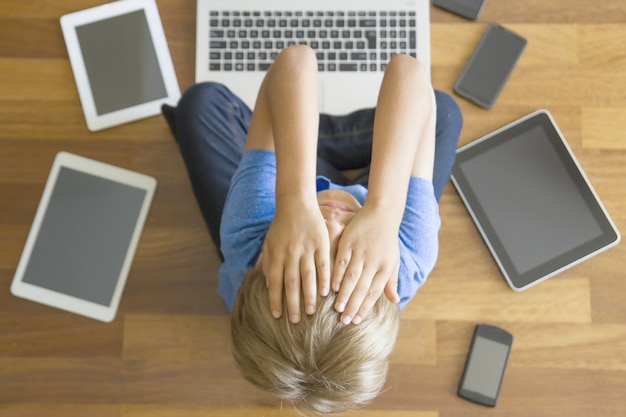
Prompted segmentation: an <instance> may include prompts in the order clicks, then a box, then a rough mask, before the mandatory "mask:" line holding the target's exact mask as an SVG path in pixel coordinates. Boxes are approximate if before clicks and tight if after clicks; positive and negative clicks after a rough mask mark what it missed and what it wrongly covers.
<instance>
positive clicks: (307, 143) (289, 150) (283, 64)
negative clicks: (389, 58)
mask: <svg viewBox="0 0 626 417" xmlns="http://www.w3.org/2000/svg"><path fill="white" fill-rule="evenodd" d="M318 94H319V89H318V84H317V63H316V60H315V55H314V54H313V52H312V51H311V50H310V49H309V48H306V47H300V46H297V47H291V48H287V49H285V50H284V51H283V52H281V53H280V54H279V56H278V57H277V58H276V60H275V62H274V64H273V65H272V67H271V68H270V70H269V71H268V73H267V75H266V77H265V80H264V82H263V84H262V86H261V89H260V91H259V95H258V98H257V102H256V106H255V109H254V113H253V116H252V120H251V122H250V129H249V133H248V139H247V145H246V148H247V149H267V150H275V152H276V170H277V176H276V214H275V217H274V220H273V222H272V224H271V226H270V228H269V230H268V233H267V236H266V238H265V243H264V244H263V255H262V264H263V272H264V274H265V276H266V279H267V285H268V288H269V297H270V308H271V310H272V314H273V315H274V317H280V315H281V314H282V291H283V288H284V289H285V292H286V294H285V295H286V300H287V311H288V313H289V319H290V320H291V321H292V322H298V321H299V320H300V311H301V310H300V288H302V295H303V298H304V303H305V306H304V307H305V311H306V312H307V313H308V314H312V313H313V312H314V311H315V306H316V299H317V291H316V289H317V288H318V286H319V292H320V294H321V295H326V294H327V293H328V291H329V288H330V284H329V283H330V259H329V258H330V243H329V237H328V231H327V229H326V226H325V224H324V218H323V217H322V213H321V211H320V210H319V206H318V204H317V199H316V189H315V170H316V163H317V157H316V156H317V135H318V123H319V104H318ZM316 277H317V278H318V280H319V282H316Z"/></svg>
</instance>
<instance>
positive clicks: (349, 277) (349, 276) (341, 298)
mask: <svg viewBox="0 0 626 417" xmlns="http://www.w3.org/2000/svg"><path fill="white" fill-rule="evenodd" d="M362 273H363V262H362V261H361V260H359V259H356V258H352V260H351V261H350V264H349V265H348V268H347V269H346V273H345V274H344V277H343V280H342V281H341V288H340V289H339V293H338V294H337V299H336V301H335V310H336V311H337V312H339V313H344V311H345V309H346V306H347V304H348V300H350V297H351V296H352V292H353V291H354V289H355V288H356V286H357V284H358V283H359V280H360V279H361V275H362Z"/></svg>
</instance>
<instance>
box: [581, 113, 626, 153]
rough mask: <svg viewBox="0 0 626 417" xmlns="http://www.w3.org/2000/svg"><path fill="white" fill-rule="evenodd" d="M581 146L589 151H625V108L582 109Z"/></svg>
mask: <svg viewBox="0 0 626 417" xmlns="http://www.w3.org/2000/svg"><path fill="white" fill-rule="evenodd" d="M581 119H582V134H583V146H584V147H586V148H591V149H626V140H624V135H623V132H625V131H626V106H624V107H583V108H582V114H581Z"/></svg>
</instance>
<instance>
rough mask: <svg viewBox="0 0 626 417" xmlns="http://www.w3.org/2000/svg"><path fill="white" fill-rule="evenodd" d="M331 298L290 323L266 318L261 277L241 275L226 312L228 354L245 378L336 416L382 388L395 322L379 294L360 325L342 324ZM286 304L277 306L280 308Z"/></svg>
mask: <svg viewBox="0 0 626 417" xmlns="http://www.w3.org/2000/svg"><path fill="white" fill-rule="evenodd" d="M334 299H335V296H334V295H333V294H331V295H329V296H327V297H324V298H322V297H320V298H319V300H318V306H317V311H316V313H315V314H313V315H311V316H308V315H306V314H302V319H301V321H300V322H299V323H297V324H293V323H291V322H290V321H289V320H288V318H287V314H286V311H285V312H283V315H282V318H280V319H275V318H274V317H272V315H271V313H270V308H269V298H268V294H267V287H266V285H265V277H264V275H263V272H262V271H261V270H260V268H259V269H251V270H250V271H248V273H247V274H246V276H245V278H244V281H243V284H242V286H241V288H240V290H239V294H238V295H237V300H236V302H235V306H234V309H233V314H232V322H231V335H232V340H233V355H234V357H235V361H236V362H237V365H238V366H239V368H240V370H241V372H242V374H243V376H244V378H246V379H247V380H248V381H250V382H251V383H252V384H254V385H256V386H258V387H260V388H261V389H263V390H265V391H266V392H269V393H270V394H272V395H273V396H275V397H278V398H280V399H282V400H288V401H291V402H292V403H293V405H294V406H295V407H297V408H302V409H304V410H306V411H315V412H318V413H336V412H343V411H347V410H351V409H355V408H358V407H360V406H362V405H364V404H366V403H368V402H369V401H371V400H372V399H374V398H375V397H376V396H377V395H378V393H379V392H380V390H381V389H382V387H383V385H384V383H385V378H386V375H387V369H388V365H389V355H390V354H391V352H392V350H393V347H394V345H395V341H396V337H397V335H398V328H399V325H400V313H399V310H398V307H397V306H396V305H395V304H392V303H391V302H389V301H388V300H387V299H386V298H385V297H384V296H381V298H380V299H379V300H378V301H377V302H376V304H375V306H374V308H373V310H372V311H371V312H370V313H369V314H368V315H367V317H366V318H365V319H363V321H362V322H361V323H360V324H358V325H352V324H350V325H344V324H342V323H341V322H340V320H339V313H337V312H336V311H335V310H334V308H333V304H334ZM285 304H286V303H285V302H283V306H284V305H285Z"/></svg>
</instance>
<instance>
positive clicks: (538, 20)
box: [0, 0, 626, 417]
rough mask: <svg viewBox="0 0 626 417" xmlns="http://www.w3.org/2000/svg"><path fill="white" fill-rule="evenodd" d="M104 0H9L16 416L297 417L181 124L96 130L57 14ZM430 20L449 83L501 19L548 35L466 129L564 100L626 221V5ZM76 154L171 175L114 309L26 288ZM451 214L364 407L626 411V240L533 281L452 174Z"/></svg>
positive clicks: (189, 30)
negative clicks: (472, 386) (252, 354)
mask: <svg viewBox="0 0 626 417" xmlns="http://www.w3.org/2000/svg"><path fill="white" fill-rule="evenodd" d="M99 3H101V1H98V0H71V1H70V0H54V1H52V0H47V1H46V0H32V1H24V0H2V2H1V4H0V415H1V416H3V417H15V416H64V417H65V416H67V417H73V416H81V417H82V416H96V417H147V416H150V417H153V416H157V417H173V416H176V417H178V416H192V417H200V416H202V417H204V416H240V417H243V416H291V415H295V414H294V413H293V412H292V411H290V410H289V409H288V407H287V406H286V405H285V406H284V407H283V409H282V410H281V405H280V404H279V403H277V402H275V401H273V400H271V399H268V398H267V397H266V396H265V395H263V394H262V393H260V392H259V391H257V390H256V389H253V388H252V387H251V386H250V385H249V384H248V383H247V382H245V381H244V380H243V379H242V378H241V377H240V376H239V374H238V372H237V370H236V368H235V366H234V364H233V360H232V358H231V354H230V342H229V321H228V315H227V311H226V308H225V307H224V305H223V303H222V301H221V300H220V298H219V297H218V296H217V295H216V286H217V269H218V266H219V261H218V258H217V256H216V255H215V251H214V248H213V246H212V244H211V241H210V239H209V235H208V233H207V231H206V229H205V226H204V224H203V222H202V219H201V217H200V213H199V211H198V208H197V207H196V203H195V200H194V198H193V195H192V192H191V188H190V185H189V182H188V180H187V177H186V173H185V169H184V166H183V163H182V160H181V157H180V155H179V153H178V150H177V147H176V144H175V143H174V141H173V140H172V137H171V136H170V133H169V131H168V129H167V127H166V124H165V122H164V121H163V119H162V118H161V117H154V118H150V119H146V120H143V121H140V122H136V123H132V124H127V125H124V126H120V127H116V128H113V129H110V130H106V131H102V132H100V133H91V132H89V131H88V130H87V128H86V126H85V123H84V119H83V114H82V110H81V107H80V104H79V100H78V95H77V92H76V88H75V85H74V79H73V76H72V72H71V69H70V65H69V61H68V58H67V53H66V50H65V46H64V42H63V39H62V35H61V30H60V26H59V21H58V19H59V17H60V16H61V15H63V14H65V13H68V12H71V11H75V10H79V9H82V8H87V7H90V6H94V5H97V4H99ZM157 3H158V6H159V8H160V12H161V17H162V20H163V24H164V27H165V32H166V35H167V38H168V41H169V46H170V50H171V54H172V57H173V60H174V65H175V67H176V71H177V74H178V78H179V82H180V86H181V89H186V88H187V87H189V86H190V85H191V84H192V83H193V80H194V74H193V73H194V44H195V26H194V21H195V20H194V19H195V0H158V1H157ZM431 20H432V23H433V24H432V31H431V33H432V57H433V66H432V74H433V84H434V85H435V87H436V88H438V89H442V90H445V91H448V92H450V91H451V88H452V85H453V83H454V81H455V79H456V77H457V76H458V75H459V73H460V71H461V69H462V67H463V65H464V63H465V61H466V59H467V58H468V57H469V54H470V53H471V51H472V49H473V47H474V45H475V44H476V42H477V41H478V39H479V37H480V35H481V34H482V32H483V30H484V29H485V27H486V25H487V23H488V22H490V21H497V22H499V23H501V24H503V25H505V26H507V27H509V28H511V29H513V30H515V31H517V32H519V33H520V34H522V35H523V36H525V37H526V38H527V39H528V41H529V43H528V48H527V50H526V52H525V53H524V55H523V57H522V60H521V61H520V63H519V66H518V67H517V68H516V70H515V71H514V73H513V76H512V78H511V79H510V82H509V83H508V84H507V85H506V88H505V89H504V91H503V93H502V95H501V96H500V98H499V100H498V102H497V103H496V106H495V107H494V108H493V109H491V110H483V109H480V108H478V107H476V106H474V105H472V104H470V103H469V102H467V101H464V100H463V99H461V98H458V99H459V102H460V104H461V107H462V110H463V114H464V116H465V127H464V129H463V132H462V136H461V143H462V144H465V143H468V142H470V141H471V140H473V139H476V138H478V137H480V136H482V135H483V134H486V133H488V132H490V131H492V130H494V129H496V128H498V127H500V126H503V125H504V124H506V123H508V122H511V121H513V120H515V119H517V118H518V117H521V116H523V115H526V114H528V113H530V112H532V111H534V110H536V109H539V108H546V109H548V110H550V111H551V112H552V114H553V115H554V117H555V119H556V121H557V123H558V124H559V126H560V127H561V129H562V131H563V133H564V134H565V136H566V137H567V139H568V141H569V143H570V145H571V146H572V148H573V150H574V152H575V154H576V155H577V157H578V158H579V160H580V162H581V164H582V166H583V167H584V168H585V170H586V172H587V174H588V175H589V177H590V179H591V182H592V183H593V184H594V186H595V188H596V190H597V192H598V194H599V195H600V197H601V198H602V199H603V201H604V203H605V205H606V207H607V209H608V211H609V212H610V213H611V215H612V216H613V218H614V220H615V222H616V223H617V225H618V227H619V228H620V229H621V230H622V231H623V232H624V231H626V179H625V178H626V136H625V133H624V132H626V2H624V1H623V0H602V1H597V2H596V1H588V0H551V1H546V0H487V4H486V7H485V9H484V11H483V14H482V16H481V17H480V19H479V21H478V22H468V21H466V20H463V19H461V18H457V17H455V16H453V15H450V14H447V13H445V12H443V11H440V10H437V9H434V8H433V9H432V10H431ZM61 150H64V151H69V152H74V153H78V154H81V155H84V156H87V157H92V158H95V159H99V160H102V161H105V162H108V163H112V164H116V165H120V166H123V167H126V168H129V169H133V170H137V171H140V172H144V173H146V174H150V175H153V176H155V177H156V178H157V179H158V181H159V186H158V190H157V193H156V197H155V200H154V204H153V207H152V210H151V212H150V216H149V218H148V222H147V225H146V228H145V231H144V234H143V236H142V239H141V242H140V244H139V248H138V252H137V255H136V258H135V262H134V264H133V268H132V270H131V273H130V276H129V280H128V284H127V287H126V291H125V293H124V296H123V299H122V303H121V306H120V311H119V314H118V317H117V319H116V320H115V321H114V322H113V323H111V324H102V323H99V322H96V321H93V320H89V319H86V318H82V317H78V316H75V315H72V314H69V313H65V312H61V311H57V310H55V309H51V308H48V307H44V306H41V305H38V304H35V303H32V302H28V301H24V300H21V299H18V298H15V297H13V296H12V295H11V294H10V292H9V286H10V283H11V280H12V278H13V274H14V272H15V269H16V266H17V263H18V260H19V257H20V254H21V251H22V248H23V245H24V243H25V240H26V236H27V234H28V230H29V227H30V224H31V221H32V220H33V216H34V213H35V210H36V208H37V204H38V202H39V198H40V196H41V193H42V190H43V186H44V183H45V181H46V178H47V175H48V172H49V169H50V166H51V163H52V160H53V158H54V155H55V154H56V153H57V152H59V151H61ZM511 192H512V193H514V192H515V190H511ZM441 215H442V218H443V227H442V230H441V249H440V257H439V262H438V265H437V267H436V269H435V271H434V272H433V274H432V275H431V277H430V279H429V281H428V282H427V283H426V285H425V286H424V287H423V288H422V289H421V290H420V291H419V293H418V295H417V296H416V298H415V299H414V300H413V301H412V303H411V304H410V305H409V306H408V307H407V308H406V310H405V311H404V313H403V319H402V329H401V334H400V338H399V341H398V344H397V348H396V350H395V353H394V354H393V360H392V366H391V369H390V372H389V378H388V383H387V389H386V391H385V392H384V393H383V394H382V395H381V396H380V397H379V398H378V399H377V400H376V401H375V402H374V403H373V404H371V406H369V407H368V408H367V409H366V410H364V411H362V412H359V413H356V414H353V415H355V416H381V415H385V416H392V417H406V416H412V417H436V416H441V417H452V416H455V417H456V416H464V417H474V416H486V415H489V416H515V417H528V416H559V417H560V416H570V417H572V416H581V417H582V416H616V417H617V416H624V415H626V273H625V271H626V246H625V245H624V244H622V245H619V246H617V247H616V248H613V249H611V250H610V251H608V252H606V253H604V254H601V255H599V256H597V257H595V258H593V259H591V260H589V261H587V262H585V263H584V264H582V265H579V266H577V267H575V268H573V269H571V270H569V271H567V272H565V273H563V274H561V275H559V276H558V277H555V278H553V279H550V280H548V281H546V282H545V283H542V284H540V285H538V286H536V287H534V288H533V289H531V290H528V291H526V292H522V293H515V292H513V291H512V290H510V289H509V288H508V286H507V285H506V283H505V281H504V279H503V278H502V276H501V274H500V273H499V271H498V269H497V267H496V264H495V262H494V261H493V259H492V257H491V256H490V254H489V252H488V250H487V248H486V246H485V245H484V243H483V242H482V240H481V238H480V236H479V233H478V231H477V229H476V228H475V227H474V225H473V223H472V221H471V219H470V217H469V215H468V213H467V212H466V210H465V208H464V206H463V205H462V203H461V200H460V198H459V196H458V195H457V194H456V192H455V191H454V189H453V188H452V187H451V186H449V187H448V188H447V189H446V191H445V194H444V196H443V199H442V202H441ZM483 322H484V323H492V324H495V325H499V326H502V327H504V328H506V329H508V330H509V331H511V332H512V333H513V334H514V335H515V345H514V349H513V352H512V357H511V362H510V367H509V369H508V372H507V375H506V379H505V382H504V385H503V388H502V392H501V399H500V403H499V404H498V406H497V407H496V408H495V409H487V408H484V407H481V406H478V405H474V404H472V403H469V402H466V401H464V400H462V399H460V398H458V397H457V396H456V387H457V384H458V381H459V378H460V376H461V372H462V367H463V364H464V360H465V355H466V352H467V349H468V344H469V341H470V337H471V333H472V330H473V328H474V326H475V325H476V324H477V323H483Z"/></svg>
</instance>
